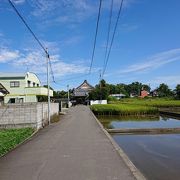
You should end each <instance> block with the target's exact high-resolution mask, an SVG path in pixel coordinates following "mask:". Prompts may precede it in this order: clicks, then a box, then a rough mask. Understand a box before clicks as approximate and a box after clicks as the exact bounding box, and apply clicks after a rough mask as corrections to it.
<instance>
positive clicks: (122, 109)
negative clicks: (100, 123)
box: [91, 104, 158, 116]
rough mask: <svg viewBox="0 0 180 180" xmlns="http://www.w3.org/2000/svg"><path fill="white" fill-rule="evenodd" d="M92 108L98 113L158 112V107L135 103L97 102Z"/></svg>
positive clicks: (130, 113) (132, 113)
mask: <svg viewBox="0 0 180 180" xmlns="http://www.w3.org/2000/svg"><path fill="white" fill-rule="evenodd" d="M91 110H92V111H93V112H94V114H96V115H121V116H127V115H135V116H138V115H152V114H158V108H156V107H150V106H141V105H134V104H97V105H92V106H91Z"/></svg>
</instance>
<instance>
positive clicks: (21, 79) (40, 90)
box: [0, 72, 53, 103]
mask: <svg viewBox="0 0 180 180" xmlns="http://www.w3.org/2000/svg"><path fill="white" fill-rule="evenodd" d="M0 83H1V85H2V86H3V87H4V88H5V89H6V90H7V91H8V92H9V93H8V94H7V95H6V96H5V97H4V103H23V102H38V101H39V99H40V98H42V97H44V96H47V94H48V90H47V88H45V87H41V82H40V80H39V78H38V77H37V76H36V74H34V73H30V72H27V73H8V74H7V73H1V74H0ZM50 96H51V97H52V96H53V91H52V90H50Z"/></svg>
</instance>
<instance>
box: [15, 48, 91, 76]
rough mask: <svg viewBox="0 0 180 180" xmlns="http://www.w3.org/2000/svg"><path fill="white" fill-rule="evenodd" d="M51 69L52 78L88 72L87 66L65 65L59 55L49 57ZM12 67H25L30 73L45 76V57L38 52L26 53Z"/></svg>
mask: <svg viewBox="0 0 180 180" xmlns="http://www.w3.org/2000/svg"><path fill="white" fill-rule="evenodd" d="M51 62H52V69H53V72H54V76H55V77H56V78H57V77H62V76H68V75H73V74H82V73H86V72H87V71H88V68H89V67H88V66H86V65H85V64H83V63H82V61H81V63H79V64H77V61H76V63H73V62H72V63H66V62H65V61H63V60H61V59H60V57H59V55H57V54H55V55H52V56H51ZM13 65H14V66H16V67H18V68H24V67H27V68H28V69H29V70H30V71H32V72H35V73H37V74H46V57H45V56H44V54H43V53H42V52H40V51H33V52H28V53H27V54H26V55H23V56H21V58H19V59H18V60H16V61H14V62H13Z"/></svg>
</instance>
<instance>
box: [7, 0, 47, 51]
mask: <svg viewBox="0 0 180 180" xmlns="http://www.w3.org/2000/svg"><path fill="white" fill-rule="evenodd" d="M8 2H9V4H10V5H11V6H12V8H13V9H14V11H15V12H16V14H17V15H18V16H19V18H20V19H21V20H22V22H23V23H24V25H25V26H26V28H27V29H28V30H29V31H30V33H31V34H32V36H33V37H34V38H35V40H36V41H37V42H38V44H39V45H40V46H41V48H42V49H43V50H44V52H45V53H48V52H47V50H46V48H45V47H44V46H43V44H42V43H41V42H40V40H39V39H38V38H37V36H36V35H35V34H34V32H33V31H32V30H31V28H30V26H29V25H28V24H27V23H26V21H25V19H24V18H23V17H22V15H21V14H20V13H19V11H18V10H17V8H16V7H15V6H14V4H13V3H12V2H11V0H8Z"/></svg>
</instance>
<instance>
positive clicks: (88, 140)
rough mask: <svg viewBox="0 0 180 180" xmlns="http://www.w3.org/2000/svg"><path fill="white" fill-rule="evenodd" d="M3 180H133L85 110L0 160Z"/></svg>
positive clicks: (76, 111) (73, 112) (75, 109)
mask: <svg viewBox="0 0 180 180" xmlns="http://www.w3.org/2000/svg"><path fill="white" fill-rule="evenodd" d="M0 179H2V180H132V179H135V178H134V176H133V175H132V173H131V172H130V170H129V168H128V167H127V166H126V164H125V163H124V161H123V160H122V159H121V157H120V156H119V154H118V153H117V152H116V150H115V148H114V147H113V146H112V144H111V142H110V141H109V139H108V138H107V136H106V135H105V134H104V132H103V131H102V130H101V128H100V127H99V125H98V124H97V122H96V120H95V119H94V117H93V116H92V114H91V112H90V110H89V108H88V107H86V106H76V107H73V108H71V109H70V110H69V112H68V113H67V114H66V115H65V116H64V118H63V119H62V120H61V121H60V122H59V123H56V124H52V125H50V126H49V127H47V128H45V129H42V130H41V131H40V132H39V133H38V134H37V135H35V137H33V138H32V139H31V140H30V141H29V142H27V143H26V144H24V145H22V146H20V147H19V148H17V149H15V150H14V151H12V152H11V153H9V154H8V155H6V156H4V157H3V158H1V159H0Z"/></svg>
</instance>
